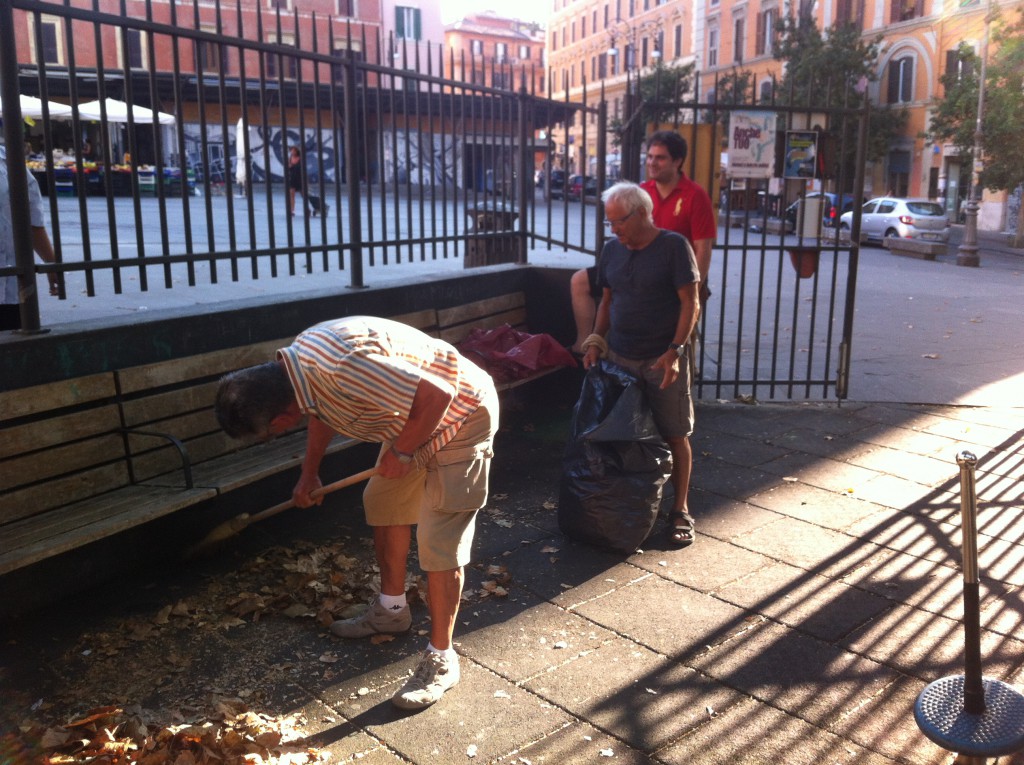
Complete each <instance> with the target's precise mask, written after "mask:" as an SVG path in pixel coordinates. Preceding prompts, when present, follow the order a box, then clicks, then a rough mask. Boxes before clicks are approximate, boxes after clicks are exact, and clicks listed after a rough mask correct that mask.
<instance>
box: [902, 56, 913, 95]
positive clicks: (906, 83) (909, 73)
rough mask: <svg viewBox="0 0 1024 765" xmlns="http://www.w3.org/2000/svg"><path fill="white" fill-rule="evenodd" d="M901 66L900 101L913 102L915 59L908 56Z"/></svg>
mask: <svg viewBox="0 0 1024 765" xmlns="http://www.w3.org/2000/svg"><path fill="white" fill-rule="evenodd" d="M901 64H902V66H901V67H900V75H901V80H900V101H911V100H913V95H912V94H913V92H914V59H912V58H910V56H907V57H906V58H905V59H903V60H902V62H901Z"/></svg>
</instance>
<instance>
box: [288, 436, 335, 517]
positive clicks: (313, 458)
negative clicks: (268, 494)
mask: <svg viewBox="0 0 1024 765" xmlns="http://www.w3.org/2000/svg"><path fill="white" fill-rule="evenodd" d="M334 436H335V433H334V430H333V429H332V428H330V427H328V426H327V425H325V424H324V423H323V422H321V421H320V420H318V419H317V418H316V417H312V416H311V417H310V418H309V423H308V424H307V425H306V456H305V457H304V458H303V460H302V474H301V475H300V476H299V482H298V483H297V484H295V488H294V489H292V501H293V502H294V503H295V506H296V507H309V506H310V505H319V504H321V503H322V502H323V501H324V498H323V497H322V496H321V497H317V498H316V499H314V498H313V497H311V496H310V494H311V493H312V492H313V491H314V490H315V489H319V488H320V487H321V486H322V485H323V484H322V483H321V482H320V463H321V462H322V461H323V458H324V454H326V453H327V447H328V446H329V445H330V443H331V439H333V438H334Z"/></svg>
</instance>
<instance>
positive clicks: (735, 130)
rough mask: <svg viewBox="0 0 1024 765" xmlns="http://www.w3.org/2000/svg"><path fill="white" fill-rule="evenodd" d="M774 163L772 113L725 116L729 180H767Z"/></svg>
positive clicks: (773, 113)
mask: <svg viewBox="0 0 1024 765" xmlns="http://www.w3.org/2000/svg"><path fill="white" fill-rule="evenodd" d="M774 164H775V112H734V113H733V114H732V115H731V116H730V117H729V177H730V178H771V177H772V175H773V172H772V171H773V169H774V168H773V165H774Z"/></svg>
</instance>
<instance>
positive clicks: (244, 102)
mask: <svg viewBox="0 0 1024 765" xmlns="http://www.w3.org/2000/svg"><path fill="white" fill-rule="evenodd" d="M235 17H236V19H237V24H238V27H237V29H238V31H237V35H238V39H240V40H241V39H243V38H244V36H245V30H244V29H243V26H242V0H235ZM246 52H247V51H246V49H245V48H239V51H238V108H239V116H238V119H239V123H240V124H241V128H242V135H243V136H244V137H245V144H244V146H239V145H238V135H237V134H236V135H235V151H236V152H241V156H237V155H236V157H235V163H236V167H235V174H236V177H237V174H238V168H237V164H238V163H239V162H241V163H242V169H243V172H244V173H245V176H244V177H245V180H244V181H243V183H242V189H241V192H242V194H241V196H242V197H243V198H244V199H245V200H246V224H247V226H248V229H249V250H250V253H251V251H252V250H254V249H256V212H255V210H254V209H253V204H252V202H253V193H252V180H253V179H252V170H253V168H252V162H251V161H250V159H249V156H250V149H249V147H250V146H251V145H252V143H251V142H252V137H251V136H250V135H249V87H248V82H249V78H248V76H247V71H246V63H245V62H246V58H247V56H246ZM235 129H236V131H237V129H238V127H237V124H236V128H235ZM182 181H183V183H184V181H185V179H184V178H183V179H182ZM249 275H250V276H251V278H253V279H257V278H258V277H259V264H258V262H257V260H256V258H254V257H252V255H251V254H250V256H249Z"/></svg>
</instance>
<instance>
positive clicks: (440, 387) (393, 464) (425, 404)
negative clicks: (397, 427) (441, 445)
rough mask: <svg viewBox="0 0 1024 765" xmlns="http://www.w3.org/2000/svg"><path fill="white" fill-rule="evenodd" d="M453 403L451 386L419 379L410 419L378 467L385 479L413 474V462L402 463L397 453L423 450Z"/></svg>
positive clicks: (423, 378) (453, 395) (453, 394)
mask: <svg viewBox="0 0 1024 765" xmlns="http://www.w3.org/2000/svg"><path fill="white" fill-rule="evenodd" d="M454 399H455V390H454V389H453V388H452V387H451V386H449V385H446V384H443V383H440V381H435V380H433V379H429V378H426V377H421V378H420V381H419V384H418V385H417V386H416V394H415V395H414V396H413V399H412V407H411V408H410V409H409V419H408V420H406V422H405V427H404V428H402V432H401V433H399V434H398V438H396V439H395V441H394V443H393V444H392V448H391V449H388V451H386V452H385V453H384V456H383V457H382V458H381V461H380V465H378V467H377V470H378V472H379V473H380V474H381V475H382V476H384V477H385V478H400V477H402V476H403V475H405V474H406V473H408V472H409V471H410V470H412V467H413V464H412V462H405V463H403V462H401V461H399V459H398V454H396V453H395V452H396V451H397V452H402V453H403V454H413V453H415V452H416V450H417V449H419V448H420V447H421V446H423V444H425V443H426V442H427V441H428V440H429V439H430V437H431V436H432V435H433V434H434V431H435V430H437V426H438V425H440V424H441V420H442V419H443V418H444V414H445V412H447V411H448V407H449V406H451V404H452V401H453V400H454Z"/></svg>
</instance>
